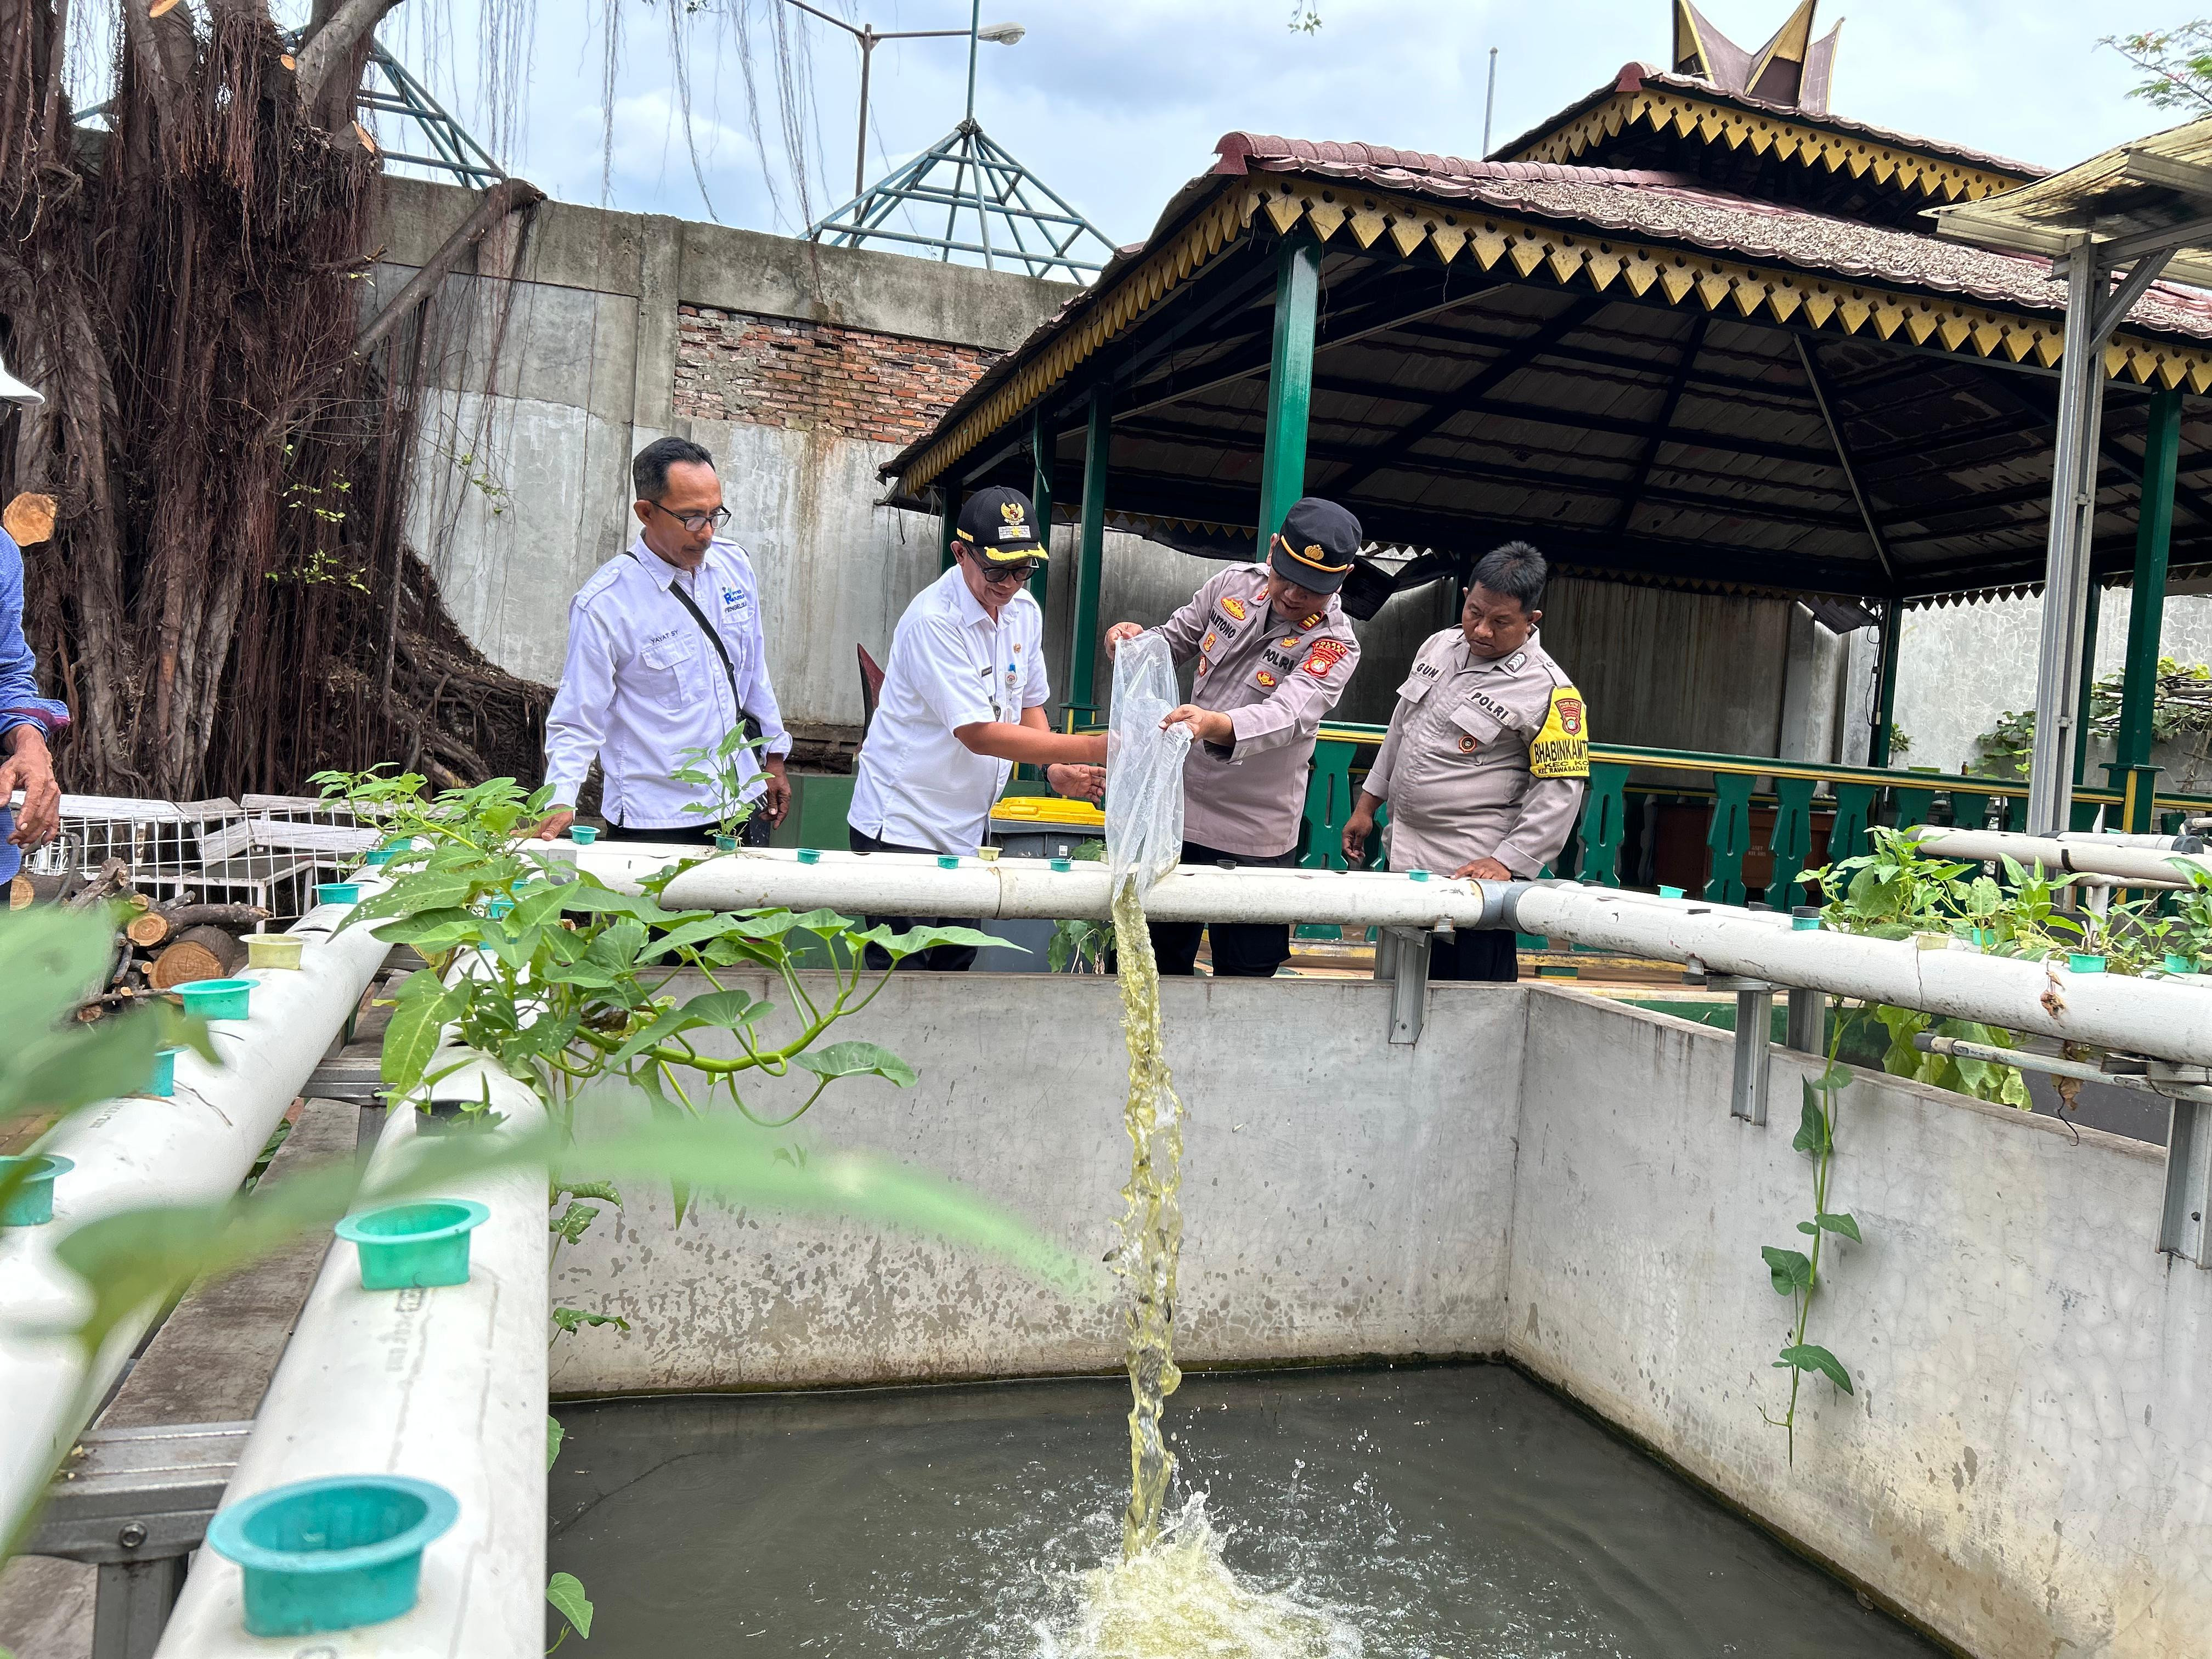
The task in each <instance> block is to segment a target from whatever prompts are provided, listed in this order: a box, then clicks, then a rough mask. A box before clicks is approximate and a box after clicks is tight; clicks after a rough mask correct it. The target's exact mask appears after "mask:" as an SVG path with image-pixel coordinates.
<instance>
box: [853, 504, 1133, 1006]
mask: <svg viewBox="0 0 2212 1659" xmlns="http://www.w3.org/2000/svg"><path fill="white" fill-rule="evenodd" d="M953 548H954V551H955V553H956V555H957V558H956V562H955V563H954V565H953V567H952V568H951V569H950V570H948V571H946V572H945V574H943V575H942V576H939V578H938V579H937V580H935V581H934V582H933V583H931V584H930V585H929V586H927V587H926V588H924V589H922V591H921V592H920V593H919V594H917V595H915V600H914V603H913V604H911V605H908V606H907V608H906V614H905V615H904V616H902V617H900V618H899V624H898V629H897V631H896V633H894V634H893V635H892V636H891V651H890V662H889V663H888V664H886V665H885V666H884V684H883V690H882V691H881V693H880V694H879V695H878V698H877V702H876V714H875V719H874V720H872V721H871V722H870V724H869V726H868V735H867V738H866V740H865V741H864V742H863V743H862V744H861V745H860V760H859V763H858V764H857V765H856V766H855V768H854V774H855V775H854V780H853V804H852V805H851V807H850V808H849V809H848V811H847V813H846V823H847V827H848V829H849V830H850V832H851V840H852V847H853V850H854V852H856V853H874V852H886V853H952V854H959V855H961V856H963V857H964V856H969V855H972V854H974V853H975V850H976V849H977V848H980V847H981V845H982V844H983V840H984V837H985V836H986V835H987V833H988V831H989V829H990V821H991V807H992V805H994V803H995V802H996V801H997V800H998V799H999V796H1000V793H1001V792H1002V791H1003V790H1004V789H1005V788H1006V779H1007V776H1008V775H1010V774H1011V773H1012V770H1013V767H1014V763H1015V762H1017V761H1022V762H1026V763H1029V764H1030V765H1033V766H1042V767H1043V768H1044V769H1045V781H1047V782H1048V783H1049V784H1050V785H1051V786H1052V787H1053V788H1054V789H1055V790H1057V791H1058V792H1059V793H1061V794H1063V795H1070V796H1074V797H1077V798H1079V799H1086V800H1096V799H1098V798H1099V796H1100V795H1101V794H1103V793H1104V790H1105V787H1106V773H1105V760H1106V739H1105V738H1103V736H1101V737H1077V736H1073V735H1072V734H1068V733H1063V732H1054V730H1053V729H1052V727H1051V725H1050V723H1049V721H1048V720H1047V718H1046V716H1045V712H1044V709H1045V704H1046V702H1048V701H1049V700H1050V698H1051V696H1052V691H1051V688H1050V687H1049V686H1048V684H1047V683H1046V679H1045V667H1044V613H1043V612H1042V611H1040V610H1039V609H1038V608H1037V602H1036V600H1035V599H1031V598H1030V595H1029V592H1028V584H1029V580H1030V574H1032V573H1033V572H1034V571H1035V570H1036V567H1037V566H1038V565H1040V564H1042V562H1044V561H1045V559H1046V558H1047V557H1048V556H1049V553H1048V549H1047V548H1046V546H1045V544H1044V542H1043V540H1042V538H1041V537H1040V534H1039V526H1036V524H1035V523H1033V522H1032V520H1031V518H1030V499H1029V497H1028V496H1026V495H1023V494H1022V492H1021V491H1020V490H1018V489H998V488H994V489H979V490H977V491H976V492H975V495H971V496H970V497H969V499H968V501H967V502H966V503H965V504H964V505H963V507H961V509H960V519H959V523H958V527H957V529H956V530H955V532H954V535H953ZM867 920H868V925H869V926H871V927H873V926H875V925H876V924H877V923H878V921H889V922H890V924H891V925H892V926H893V927H898V926H899V925H900V923H899V921H897V919H896V918H892V917H878V916H870V917H869V918H868V919H867ZM922 920H923V921H925V922H933V923H935V924H937V925H939V926H942V927H975V925H976V923H975V919H974V918H972V917H965V916H962V917H944V916H935V917H925V918H922ZM868 950H869V957H870V965H871V966H873V967H878V968H880V967H883V966H884V965H885V964H887V963H889V961H890V957H889V956H888V954H886V953H884V952H883V951H881V949H880V947H878V946H875V945H871V946H869V947H868ZM878 958H880V960H878ZM974 963H975V950H974V949H973V948H972V947H970V946H967V945H935V946H933V947H932V948H931V949H929V950H927V951H923V952H921V955H920V956H919V957H908V958H906V960H905V963H903V964H902V965H905V966H908V967H927V968H933V969H943V970H951V971H959V970H963V969H967V968H969V967H972V966H973V965H974Z"/></svg>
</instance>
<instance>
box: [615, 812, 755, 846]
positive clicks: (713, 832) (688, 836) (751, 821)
mask: <svg viewBox="0 0 2212 1659" xmlns="http://www.w3.org/2000/svg"><path fill="white" fill-rule="evenodd" d="M720 833H721V832H720V829H717V828H716V827H715V824H714V820H713V819H712V818H708V819H707V820H705V821H704V822H700V823H680V824H678V825H676V826H675V827H674V828H672V829H644V828H642V827H641V826H639V825H635V824H623V823H616V822H615V821H614V820H613V819H612V818H609V819H608V820H607V827H606V828H605V829H603V830H601V831H600V834H602V835H603V836H605V837H606V838H607V839H608V840H609V841H671V842H676V843H677V844H678V845H679V846H685V847H688V846H690V845H692V844H694V843H695V842H696V844H697V845H699V846H702V847H712V846H713V845H714V837H715V836H718V835H720ZM768 836H769V822H768V814H767V813H765V812H755V813H754V814H753V815H752V817H749V818H747V819H746V820H745V821H744V823H741V824H739V825H738V846H740V847H765V846H767V845H768Z"/></svg>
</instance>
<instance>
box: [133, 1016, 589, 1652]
mask: <svg viewBox="0 0 2212 1659" xmlns="http://www.w3.org/2000/svg"><path fill="white" fill-rule="evenodd" d="M463 1052H464V1051H461V1050H459V1049H449V1050H446V1051H444V1052H442V1053H441V1054H440V1055H439V1057H438V1058H437V1059H436V1060H435V1061H434V1062H433V1066H432V1069H433V1070H436V1069H438V1068H439V1067H441V1066H446V1065H448V1064H451V1063H452V1062H453V1061H454V1060H459V1059H461V1058H462V1056H463ZM487 1087H488V1088H489V1090H490V1097H491V1103H492V1106H493V1108H494V1109H496V1110H497V1111H499V1112H500V1113H501V1114H503V1115H504V1121H502V1122H501V1124H499V1125H498V1126H497V1127H495V1128H493V1129H490V1130H489V1131H470V1132H468V1133H470V1134H471V1137H473V1136H475V1135H477V1134H479V1133H483V1134H488V1135H490V1136H493V1137H503V1136H514V1135H521V1134H525V1133H530V1132H532V1131H533V1130H536V1129H538V1128H540V1127H543V1126H544V1121H545V1115H544V1110H543V1109H542V1108H541V1107H540V1106H539V1104H538V1098H537V1097H536V1096H535V1095H533V1094H532V1093H531V1091H529V1090H528V1089H526V1087H524V1086H523V1085H521V1084H520V1083H518V1082H516V1081H515V1080H514V1079H513V1078H511V1077H509V1076H508V1075H507V1073H504V1072H502V1071H501V1070H500V1069H499V1068H498V1067H497V1066H493V1065H491V1064H489V1062H487V1061H485V1060H480V1059H479V1060H473V1061H471V1062H469V1063H468V1064H466V1065H465V1066H463V1067H462V1069H460V1070H459V1071H458V1072H456V1073H453V1075H452V1076H450V1077H447V1078H445V1079H441V1081H440V1082H439V1083H438V1084H437V1085H435V1086H434V1088H433V1089H432V1091H431V1093H432V1096H433V1097H434V1098H435V1099H438V1100H468V1101H475V1100H478V1099H481V1098H482V1097H483V1095H482V1091H483V1089H485V1088H487ZM421 1121H422V1114H421V1113H419V1112H416V1111H398V1112H394V1113H393V1114H392V1119H391V1121H390V1122H388V1123H387V1124H386V1126H385V1130H384V1134H383V1138H382V1139H380V1140H379V1142H378V1143H377V1151H376V1158H375V1159H374V1162H373V1163H372V1164H371V1166H370V1168H371V1178H372V1179H374V1177H375V1176H376V1174H377V1172H379V1171H380V1170H388V1169H389V1168H390V1167H391V1166H392V1161H393V1160H394V1159H395V1158H398V1157H399V1156H400V1155H401V1154H402V1153H403V1152H404V1151H405V1150H406V1149H408V1148H409V1147H410V1145H411V1143H412V1142H413V1140H414V1139H415V1133H416V1126H417V1124H418V1123H420V1122H421ZM440 1195H441V1196H447V1197H453V1198H471V1199H474V1200H477V1202H478V1203H480V1204H482V1205H483V1206H485V1207H486V1208H488V1209H489V1211H490V1212H491V1216H490V1218H489V1220H487V1221H486V1222H485V1223H484V1224H483V1225H482V1226H480V1227H478V1228H477V1230H476V1231H474V1232H473V1233H472V1234H471V1236H470V1251H469V1258H470V1259H469V1279H468V1282H467V1283H466V1284H465V1285H447V1286H443V1287H441V1288H439V1289H435V1290H410V1291H364V1290H363V1289H362V1287H361V1269H360V1262H359V1258H358V1256H357V1255H356V1251H355V1248H354V1247H353V1246H352V1245H350V1244H347V1243H337V1244H336V1245H334V1246H333V1247H332V1249H331V1253H330V1255H328V1256H327V1257H325V1260H324V1262H323V1271H322V1275H321V1277H320V1278H319V1279H317V1280H316V1281H315V1288H314V1290H313V1292H312V1293H311V1294H310V1295H309V1296H308V1298H307V1306H306V1308H305V1309H303V1310H301V1316H300V1323H299V1327H298V1328H297V1329H295V1331H294V1332H293V1334H292V1340H291V1341H290V1342H289V1344H288V1345H287V1346H286V1347H285V1349H284V1358H283V1362H282V1363H281V1364H279V1365H278V1366H277V1368H276V1376H274V1377H273V1378H271V1379H270V1383H269V1392H268V1394H267V1395H265V1396H264V1398H263V1400H262V1402H261V1409H260V1411H259V1412H258V1413H257V1414H256V1415H255V1417H254V1419H253V1432H252V1435H251V1436H250V1437H248V1438H247V1440H246V1447H245V1449H244V1451H243V1452H242V1453H240V1457H239V1462H238V1470H237V1473H236V1474H234V1475H233V1476H232V1477H231V1481H230V1486H229V1488H228V1491H226V1492H225V1493H224V1494H223V1499H224V1502H225V1503H226V1504H229V1503H234V1502H236V1501H237V1500H239V1499H240V1498H248V1497H252V1496H253V1495H254V1494H256V1493H258V1492H266V1491H268V1490H269V1489H270V1487H272V1486H289V1485H290V1484H291V1483H292V1482H294V1481H295V1480H315V1479H318V1478H319V1477H322V1476H325V1475H344V1474H404V1475H412V1476H415V1477H416V1478H418V1479H420V1480H432V1481H435V1482H436V1483H437V1484H438V1485H440V1486H443V1487H445V1488H446V1489H447V1491H448V1492H452V1493H453V1496H454V1497H455V1498H458V1499H459V1503H460V1518H459V1520H458V1521H457V1522H455V1523H454V1525H453V1529H452V1530H451V1531H449V1532H447V1534H445V1535H444V1536H443V1537H441V1538H439V1539H437V1540H435V1541H433V1542H432V1543H431V1544H430V1546H429V1547H428V1549H427V1550H425V1551H424V1553H423V1556H422V1589H421V1593H420V1594H419V1595H418V1596H417V1598H416V1603H415V1607H414V1610H413V1611H412V1612H410V1613H407V1614H405V1615H404V1616H403V1617H401V1618H398V1619H395V1620H389V1621H387V1622H386V1623H384V1624H380V1625H372V1626H367V1627H365V1628H362V1629H358V1630H350V1631H333V1632H325V1633H320V1634H318V1635H314V1636H305V1637H297V1638H289V1639H287V1640H284V1641H282V1642H276V1641H266V1640H262V1639H259V1638H254V1637H251V1636H248V1635H247V1634H246V1626H245V1624H244V1621H243V1617H242V1612H241V1607H242V1603H241V1599H240V1598H241V1589H240V1574H239V1570H238V1568H237V1567H235V1566H234V1565H232V1564H231V1563H230V1562H228V1561H226V1560H224V1559H222V1557H220V1556H218V1555H217V1554H216V1553H215V1552H214V1551H212V1550H202V1551H201V1552H200V1553H198V1554H197V1556H196V1557H194V1558H193V1561H192V1569H191V1576H190V1577H187V1578H186V1579H185V1589H184V1594H183V1595H181V1596H180V1597H179V1598H178V1601H177V1607H176V1611H175V1612H174V1613H172V1614H171V1615H170V1618H169V1623H168V1626H167V1629H166V1630H164V1631H163V1632H162V1635H161V1646H160V1647H159V1648H157V1649H156V1650H155V1654H156V1656H157V1659H228V1656H233V1655H236V1656H241V1659H242V1656H247V1655H257V1656H266V1655H269V1654H272V1653H282V1654H285V1655H295V1654H297V1655H307V1654H312V1655H314V1656H317V1659H339V1656H355V1655H371V1654H374V1655H376V1656H378V1659H432V1656H435V1659H537V1656H538V1655H539V1654H541V1653H543V1652H544V1648H545V1638H544V1622H545V1613H544V1606H545V1599H544V1598H545V1389H546V1383H545V1375H546V1359H545V1330H546V1327H545V1283H546V1271H547V1245H546V1240H547V1234H546V1231H545V1170H544V1167H543V1166H542V1165H541V1166H532V1167H518V1168H514V1169H510V1170H506V1171H505V1172H503V1173H500V1174H496V1175H492V1176H484V1177H481V1178H479V1179H477V1180H473V1181H469V1182H454V1183H453V1184H452V1186H450V1187H449V1188H441V1189H440Z"/></svg>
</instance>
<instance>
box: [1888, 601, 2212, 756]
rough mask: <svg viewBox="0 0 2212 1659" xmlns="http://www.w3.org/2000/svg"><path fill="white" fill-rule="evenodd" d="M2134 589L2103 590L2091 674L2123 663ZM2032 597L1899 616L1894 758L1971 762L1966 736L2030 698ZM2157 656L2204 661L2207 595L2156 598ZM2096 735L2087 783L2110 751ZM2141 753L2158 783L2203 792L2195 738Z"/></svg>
mask: <svg viewBox="0 0 2212 1659" xmlns="http://www.w3.org/2000/svg"><path fill="white" fill-rule="evenodd" d="M2133 599H2134V595H2133V593H2132V592H2130V591H2129V590H2128V589H2126V588H2113V589H2110V590H2108V591H2107V592H2106V593H2105V595H2104V598H2103V599H2102V601H2101V603H2100V609H2099V612H2098V619H2097V623H2098V625H2097V660H2096V668H2095V672H2096V674H2097V676H2098V677H2099V678H2102V677H2103V676H2105V675H2106V674H2110V673H2112V672H2114V671H2116V670H2118V668H2119V667H2120V665H2121V664H2122V663H2123V662H2124V661H2125V659H2126V656H2127V643H2128V613H2129V611H2130V606H2131V602H2132V600H2133ZM2042 612H2043V599H2042V596H2041V595H2039V594H2037V595H2031V596H2030V597H2028V598H2026V599H1989V600H1984V601H1983V602H1982V603H1980V604H1978V605H1953V606H1948V607H1945V606H1930V607H1926V608H1923V609H1921V610H1917V611H1906V612H1905V643H1904V646H1903V647H1902V649H1901V651H1900V653H1899V657H1898V672H1897V723H1898V724H1899V726H1902V727H1904V728H1905V732H1907V734H1909V735H1910V736H1911V739H1912V749H1911V753H1909V754H1907V755H1906V756H1905V757H1904V760H1903V762H1902V764H1905V765H1908V766H1934V767H1939V768H1941V769H1942V770H1944V771H1946V772H1955V771H1957V770H1958V769H1960V767H1961V766H1966V765H1974V764H1977V763H1978V752H1979V751H1978V748H1977V746H1976V744H1975V739H1976V738H1978V737H1979V736H1980V735H1981V733H1983V732H1987V731H1990V730H1991V729H1992V728H1993V727H1994V726H1996V720H1997V716H1998V715H1999V714H2003V713H2005V712H2006V711H2008V710H2014V709H2023V708H2032V707H2033V705H2034V702H2035V653H2036V643H2037V640H2038V638H2039V635H2040V634H2041V632H2042ZM2159 651H2160V654H2161V655H2163V656H2168V657H2172V658H2173V659H2176V660H2177V661H2179V662H2183V663H2202V662H2212V598H2206V597H2203V596H2201V595H2188V594H2179V595H2175V596H2173V597H2172V598H2169V599H2167V600H2166V614H2165V617H2164V620H2163V622H2162V623H2161V626H2160V634H2159ZM2111 751H2112V744H2111V743H2110V742H2109V741H2107V740H2105V739H2097V740H2094V741H2093V742H2092V744H2091V753H2090V762H2091V766H2090V770H2089V773H2088V779H2089V781H2090V782H2092V783H2093V784H2096V785H2099V786H2100V787H2101V786H2102V785H2103V783H2104V781H2105V775H2104V773H2103V772H2101V771H2100V770H2098V769H2097V767H2098V764H2099V763H2100V762H2102V761H2104V760H2107V759H2110V758H2111ZM2151 758H2152V759H2153V760H2154V761H2155V762H2156V763H2158V764H2160V765H2161V766H2163V767H2165V768H2166V775H2165V776H2164V777H2162V778H2161V779H2160V780H2159V784H2160V787H2161V788H2164V789H2172V790H2176V791H2179V792H2180V793H2187V794H2207V793H2212V758H2208V744H2207V740H2206V738H2203V737H2201V736H2200V737H2196V738H2187V739H2184V740H2182V741H2179V742H2176V743H2171V744H2160V745H2158V747H2157V749H2156V750H2154V753H2153V755H2152V757H2151Z"/></svg>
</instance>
